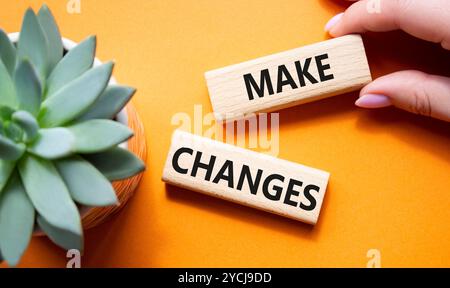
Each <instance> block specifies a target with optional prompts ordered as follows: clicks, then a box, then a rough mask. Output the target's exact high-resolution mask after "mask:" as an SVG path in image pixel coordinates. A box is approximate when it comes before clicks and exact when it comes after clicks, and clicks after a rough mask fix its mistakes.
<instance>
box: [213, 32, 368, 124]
mask: <svg viewBox="0 0 450 288" xmlns="http://www.w3.org/2000/svg"><path fill="white" fill-rule="evenodd" d="M205 78H206V82H207V85H208V90H209V95H210V98H211V103H212V106H213V110H214V112H215V117H216V119H217V120H236V119H239V118H242V117H245V116H247V115H248V114H250V113H256V112H271V111H275V110H278V109H283V108H287V107H291V106H294V105H298V104H303V103H307V102H311V101H315V100H319V99H323V98H326V97H330V96H334V95H337V94H342V93H346V92H350V91H354V90H358V89H360V88H361V87H363V86H364V85H365V84H367V83H369V82H370V81H371V80H372V77H371V74H370V69H369V65H368V63H367V58H366V53H365V50H364V45H363V41H362V38H361V36H360V35H347V36H343V37H340V38H335V39H331V40H328V41H324V42H320V43H317V44H313V45H309V46H305V47H301V48H297V49H293V50H290V51H286V52H281V53H278V54H273V55H270V56H266V57H262V58H258V59H255V60H251V61H248V62H243V63H240V64H236V65H232V66H228V67H225V68H221V69H217V70H213V71H209V72H206V73H205Z"/></svg>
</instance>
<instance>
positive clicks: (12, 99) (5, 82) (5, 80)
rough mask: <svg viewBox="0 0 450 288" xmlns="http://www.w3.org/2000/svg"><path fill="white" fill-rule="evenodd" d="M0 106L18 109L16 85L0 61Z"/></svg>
mask: <svg viewBox="0 0 450 288" xmlns="http://www.w3.org/2000/svg"><path fill="white" fill-rule="evenodd" d="M0 105H1V106H7V107H11V108H16V105H17V100H16V92H15V90H14V83H13V80H12V78H11V75H10V74H9V72H8V70H7V69H6V67H5V65H4V64H3V61H1V60H0Z"/></svg>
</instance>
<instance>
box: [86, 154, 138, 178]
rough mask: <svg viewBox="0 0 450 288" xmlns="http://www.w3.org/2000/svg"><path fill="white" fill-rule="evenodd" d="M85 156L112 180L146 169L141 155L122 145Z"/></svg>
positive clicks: (127, 176)
mask: <svg viewBox="0 0 450 288" xmlns="http://www.w3.org/2000/svg"><path fill="white" fill-rule="evenodd" d="M83 157H84V158H85V159H86V160H88V161H89V162H90V163H91V164H92V165H94V166H95V168H97V170H99V171H100V172H101V173H102V174H103V175H105V177H106V178H108V179H109V180H110V181H115V180H122V179H126V178H129V177H131V176H134V175H136V174H138V173H140V172H142V171H144V170H145V164H144V162H142V160H141V159H139V157H137V156H136V155H134V154H133V153H131V152H129V151H128V150H126V149H123V148H120V147H114V148H112V149H109V150H108V151H105V152H101V153H96V154H87V155H83Z"/></svg>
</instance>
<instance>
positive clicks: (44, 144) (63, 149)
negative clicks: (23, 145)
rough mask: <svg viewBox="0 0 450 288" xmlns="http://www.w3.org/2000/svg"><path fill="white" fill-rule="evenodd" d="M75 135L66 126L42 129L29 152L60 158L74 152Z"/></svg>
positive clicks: (44, 156)
mask: <svg viewBox="0 0 450 288" xmlns="http://www.w3.org/2000/svg"><path fill="white" fill-rule="evenodd" d="M74 148H75V137H74V135H73V134H72V133H71V132H70V131H69V130H68V129H66V128H49V129H41V130H39V132H38V136H37V138H36V140H35V141H34V142H33V143H31V145H29V146H28V152H30V153H33V154H34V155H37V156H39V157H42V158H45V159H50V160H51V159H58V158H62V157H65V156H68V155H70V154H71V153H73V151H74Z"/></svg>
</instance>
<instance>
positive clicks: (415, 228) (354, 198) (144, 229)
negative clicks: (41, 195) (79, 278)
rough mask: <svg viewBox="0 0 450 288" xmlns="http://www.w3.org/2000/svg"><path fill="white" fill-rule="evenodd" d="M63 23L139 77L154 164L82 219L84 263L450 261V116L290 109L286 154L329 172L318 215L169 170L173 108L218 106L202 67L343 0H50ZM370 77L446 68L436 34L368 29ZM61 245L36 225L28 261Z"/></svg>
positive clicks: (290, 37)
mask: <svg viewBox="0 0 450 288" xmlns="http://www.w3.org/2000/svg"><path fill="white" fill-rule="evenodd" d="M0 2H1V5H0V7H1V9H0V27H2V28H3V29H5V30H6V31H8V32H13V31H18V30H19V28H20V25H21V19H22V16H23V13H24V11H25V9H26V8H27V7H28V6H30V5H31V6H32V7H33V8H35V10H37V9H38V8H39V7H40V5H41V4H42V3H43V2H44V1H37V0H27V1H25V0H21V1H10V0H1V1H0ZM45 2H46V3H47V4H48V5H49V6H50V8H51V9H52V11H53V13H54V14H55V16H56V18H57V21H58V23H59V25H60V28H61V30H62V34H63V35H64V36H65V37H67V38H70V39H73V40H75V41H80V40H82V39H84V38H85V37H86V36H88V35H90V34H96V35H97V36H98V51H97V56H98V57H99V58H100V59H102V60H108V59H114V60H116V63H117V65H116V68H115V72H114V75H115V76H116V78H117V79H118V81H119V82H121V83H126V84H128V85H132V86H135V87H137V88H138V93H137V94H136V97H135V99H134V103H135V104H136V106H137V110H138V112H139V113H140V115H141V117H142V120H143V122H144V125H145V128H146V133H147V141H148V148H149V156H148V159H147V165H148V170H147V171H146V173H145V175H144V178H143V181H142V183H141V185H140V187H139V189H138V191H137V193H136V195H135V197H134V198H133V199H132V200H131V201H130V203H129V204H128V205H127V206H126V207H125V208H124V209H123V210H122V211H121V212H120V213H119V214H117V215H116V216H114V217H113V218H112V219H111V220H109V221H108V222H106V223H105V224H103V225H101V226H100V227H97V228H94V229H92V230H89V231H87V232H86V249H85V254H84V256H83V258H82V266H83V267H186V266H187V267H196V266H202V267H218V266H219V267H222V266H226V267H234V266H251V267H254V266H256V267H258V266H264V267H304V266H308V267H309V266H313V267H316V266H319V267H323V266H327V267H328V266H331V267H334V266H346V267H348V266H350V267H365V266H366V263H367V261H368V260H369V259H368V258H367V257H366V252H367V251H368V250H369V249H371V248H374V249H378V250H379V251H380V252H381V265H382V266H384V267H396V266H446V267H449V266H450V257H449V256H450V221H449V220H450V209H449V208H450V193H449V192H450V188H449V187H450V173H449V172H450V149H449V148H450V133H449V128H450V126H449V124H446V123H444V122H439V121H436V120H432V119H426V118H423V117H419V116H415V115H410V114H408V113H406V112H402V111H399V110H396V109H394V108H392V109H391V108H388V109H382V110H377V111H368V110H363V109H358V108H356V107H355V106H354V105H353V102H354V100H355V99H356V98H357V93H350V94H346V95H341V96H337V97H334V98H330V99H326V100H323V101H320V102H316V103H311V104H307V105H303V106H298V107H294V108H291V109H287V110H283V111H281V112H280V154H279V156H280V157H281V158H284V159H288V160H291V161H294V162H299V163H302V164H305V165H308V166H312V167H316V168H320V169H323V170H326V171H329V172H331V179H330V183H329V188H328V190H327V195H326V196H325V202H324V205H323V207H322V213H321V217H320V220H319V223H318V225H317V226H316V227H311V226H308V225H305V224H302V223H299V222H295V221H291V220H287V219H284V218H281V217H278V216H273V215H271V214H267V213H264V212H260V211H257V210H254V209H250V208H246V207H241V206H239V205H235V204H232V203H228V202H225V201H222V200H218V199H213V198H209V197H207V196H203V195H200V194H197V193H194V192H190V191H187V190H182V189H178V188H167V187H166V186H165V185H164V184H163V183H162V182H161V180H160V178H161V173H162V168H163V164H164V161H165V157H166V153H167V151H168V147H169V144H170V136H171V133H172V131H173V130H174V129H175V128H176V127H175V126H173V125H171V118H172V116H173V115H174V114H176V113H179V112H186V113H188V114H190V115H192V116H193V111H194V105H195V104H202V105H203V112H204V113H208V112H211V106H210V103H209V99H208V93H207V89H206V84H205V80H204V78H203V73H204V72H205V71H207V70H211V69H214V68H219V67H222V66H226V65H229V64H234V63H238V62H241V61H244V60H248V59H252V58H256V57H259V56H264V55H267V54H271V53H275V52H280V51H283V50H288V49H292V48H295V47H299V46H302V45H305V44H310V43H314V42H318V41H322V40H325V39H327V37H328V36H327V35H326V33H324V31H323V26H324V24H325V23H326V22H327V20H328V19H329V18H330V17H331V16H333V15H334V14H336V13H338V12H340V11H342V10H343V9H344V8H345V7H346V5H348V4H347V3H345V1H332V0H319V1H311V0H308V1H306V0H291V1H287V0H283V1H278V0H277V1H275V0H274V1H262V0H245V1H243V0H227V1H223V0H195V1H187V0H177V1H175V0H171V1H168V0H158V1H156V0H127V1H125V0H123V1H118V0H114V1H111V0H81V4H82V6H81V8H82V11H81V14H79V15H77V14H74V15H71V14H69V13H67V11H66V3H67V1H66V0H47V1H45ZM364 40H365V44H366V48H367V53H368V58H369V63H370V66H371V69H372V73H373V76H374V77H378V76H381V75H384V74H386V73H389V72H392V71H396V70H400V69H405V68H414V69H421V70H424V71H426V72H430V73H436V74H442V75H447V76H449V73H450V71H449V70H448V67H449V64H450V57H449V54H450V53H448V52H446V51H444V50H443V49H440V47H439V46H438V45H434V44H428V43H425V42H422V41H420V40H414V39H412V38H411V37H409V36H406V35H405V34H403V33H397V32H395V33H384V34H368V35H366V36H364ZM66 261H67V259H66V258H65V252H64V251H62V250H60V249H59V248H57V247H56V246H54V245H53V244H51V243H50V241H48V240H47V239H45V238H35V239H33V241H32V243H31V246H30V248H29V249H28V250H27V252H26V255H25V256H24V258H23V260H22V263H21V266H23V267H29V266H32V267H65V263H66Z"/></svg>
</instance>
